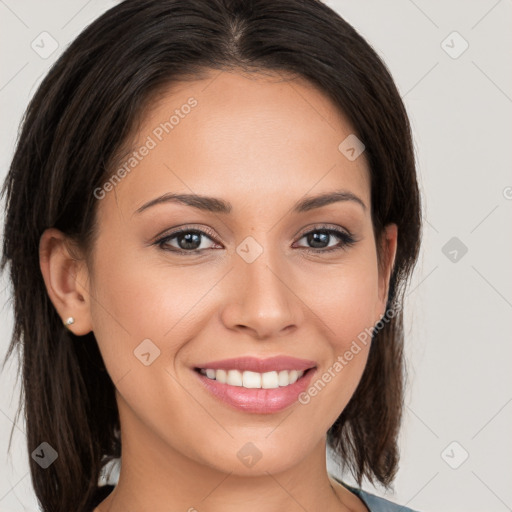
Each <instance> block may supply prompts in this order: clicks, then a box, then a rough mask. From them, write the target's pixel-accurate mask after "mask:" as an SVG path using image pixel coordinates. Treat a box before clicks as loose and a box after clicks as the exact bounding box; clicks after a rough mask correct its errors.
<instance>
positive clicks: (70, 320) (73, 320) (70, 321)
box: [64, 316, 75, 326]
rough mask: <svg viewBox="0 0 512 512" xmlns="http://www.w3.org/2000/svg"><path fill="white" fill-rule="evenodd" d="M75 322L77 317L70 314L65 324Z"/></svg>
mask: <svg viewBox="0 0 512 512" xmlns="http://www.w3.org/2000/svg"><path fill="white" fill-rule="evenodd" d="M74 323H75V319H74V318H73V317H72V316H70V317H69V318H68V319H67V320H66V321H65V322H64V325H66V326H68V325H71V324H74Z"/></svg>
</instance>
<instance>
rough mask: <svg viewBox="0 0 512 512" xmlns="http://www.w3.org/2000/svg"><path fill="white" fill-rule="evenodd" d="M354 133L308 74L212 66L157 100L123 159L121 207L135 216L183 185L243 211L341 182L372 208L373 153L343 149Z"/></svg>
mask: <svg viewBox="0 0 512 512" xmlns="http://www.w3.org/2000/svg"><path fill="white" fill-rule="evenodd" d="M353 133H354V129H353V127H352V126H351V124H350V123H349V122H348V120H347V119H346V118H345V117H344V115H343V113H342V112H340V111H339V109H337V108H336V106H335V105H334V104H333V103H332V102H331V101H330V100H329V98H328V97H327V96H326V95H325V94H324V93H323V92H322V91H320V90H319V89H317V88H316V87H315V86H313V85H312V84H310V83H309V82H308V81H306V80H305V79H303V78H293V79H292V78H291V77H290V76H289V75H278V74H273V75H271V76H263V75H256V74H251V75H247V74H244V75H242V74H238V73H231V72H226V71H222V72H221V71H211V72H210V73H209V74H208V75H207V76H206V77H204V78H201V79H199V80H191V81H185V82H175V83H173V84H172V85H171V86H169V87H168V88H167V89H166V90H163V91H161V92H160V94H159V95H158V97H157V98H155V100H154V101H153V102H152V103H151V104H150V105H149V108H148V109H147V110H146V112H145V113H144V116H143V118H142V122H141V123H140V125H139V127H138V131H137V132H136V133H135V134H134V137H133V143H132V144H131V146H130V150H129V151H128V152H127V153H126V154H125V156H124V160H123V159H121V160H120V161H119V162H118V167H121V166H124V167H125V168H126V169H128V172H126V173H123V174H124V175H125V176H124V177H123V179H122V180H120V182H119V183H118V184H117V185H116V187H115V195H116V203H117V204H116V207H118V208H119V207H121V208H122V209H123V210H126V211H127V212H129V213H132V212H133V211H134V210H136V209H137V208H138V207H140V206H141V204H143V203H144V202H146V201H148V200H150V199H152V198H153V197H155V196H157V195H160V194H162V193H166V192H176V191H179V192H184V193H195V194H205V195H206V194H207V195H210V196H215V197H223V198H226V199H227V200H229V201H230V202H231V203H233V204H234V210H236V209H237V208H238V209H240V208H243V207H244V206H249V205H250V206H251V207H253V208H254V207H256V206H257V207H258V209H260V208H267V207H272V202H273V203H275V202H276V200H277V202H278V203H282V202H283V201H285V200H286V198H288V197H289V199H290V201H293V202H295V201H296V200H297V199H298V198H299V197H302V196H304V195H307V194H308V192H310V193H311V194H316V193H320V192H324V191H330V190H332V189H334V188H335V189H340V188H347V189H349V190H350V191H351V192H353V193H355V194H357V195H358V196H360V197H362V199H363V200H364V201H365V202H366V203H367V204H369V176H368V170H367V165H366V160H365V158H364V154H363V155H362V156H361V157H359V158H357V159H356V160H354V161H350V160H349V159H347V158H346V157H345V155H344V154H343V153H342V152H341V151H340V150H339V145H340V143H341V142H342V141H343V140H344V139H346V138H347V137H348V136H349V135H351V134H353ZM143 148H146V149H143ZM133 151H135V152H137V153H138V155H137V157H134V156H133V153H132V152H133ZM142 153H144V155H143V156H142ZM134 158H135V160H136V161H135V160H134ZM127 164H128V165H127ZM110 195H112V194H110ZM108 199H109V197H108V196H107V200H108Z"/></svg>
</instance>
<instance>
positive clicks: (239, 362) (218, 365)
mask: <svg viewBox="0 0 512 512" xmlns="http://www.w3.org/2000/svg"><path fill="white" fill-rule="evenodd" d="M315 366H316V362H315V361H309V360H307V359H297V358H296V357H290V356H275V357H269V358H267V359H258V358H256V357H251V356H246V357H237V358H233V359H223V360H222V361H211V362H209V363H204V364H200V365H197V368H202V369H204V370H206V369H212V370H238V371H241V372H243V371H246V370H247V371H250V372H258V373H265V372H271V371H277V372H279V371H281V370H299V371H301V370H302V371H304V370H308V369H309V368H314V367H315Z"/></svg>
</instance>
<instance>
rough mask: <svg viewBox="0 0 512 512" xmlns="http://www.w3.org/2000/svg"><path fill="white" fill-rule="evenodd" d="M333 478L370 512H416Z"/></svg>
mask: <svg viewBox="0 0 512 512" xmlns="http://www.w3.org/2000/svg"><path fill="white" fill-rule="evenodd" d="M332 478H334V479H335V480H336V481H337V482H339V483H340V484H341V485H343V486H344V487H346V488H347V489H348V490H349V491H351V492H352V493H353V494H355V495H356V496H357V497H358V498H360V499H361V500H362V501H363V502H364V504H365V505H366V506H367V507H368V510H369V511H370V512H418V511H417V510H413V509H412V508H408V507H406V506H404V505H398V504H397V503H393V502H392V501H389V500H387V499H385V498H381V497H380V496H377V495H375V494H372V493H371V492H368V491H364V490H363V489H359V488H357V487H352V486H351V485H348V484H346V483H345V482H342V481H341V480H339V479H338V478H335V477H334V476H333V477H332Z"/></svg>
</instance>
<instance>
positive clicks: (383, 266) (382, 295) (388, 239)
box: [376, 224, 398, 322]
mask: <svg viewBox="0 0 512 512" xmlns="http://www.w3.org/2000/svg"><path fill="white" fill-rule="evenodd" d="M397 241H398V226H397V225H396V224H387V225H386V226H385V228H384V231H383V233H382V238H381V240H380V246H381V262H380V265H379V305H378V307H379V312H378V313H379V317H378V318H377V320H376V322H377V321H379V320H380V319H381V318H382V317H383V316H384V314H385V313H386V304H387V300H388V293H389V281H390V279H391V274H392V272H393V266H394V264H395V257H396V249H397Z"/></svg>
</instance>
